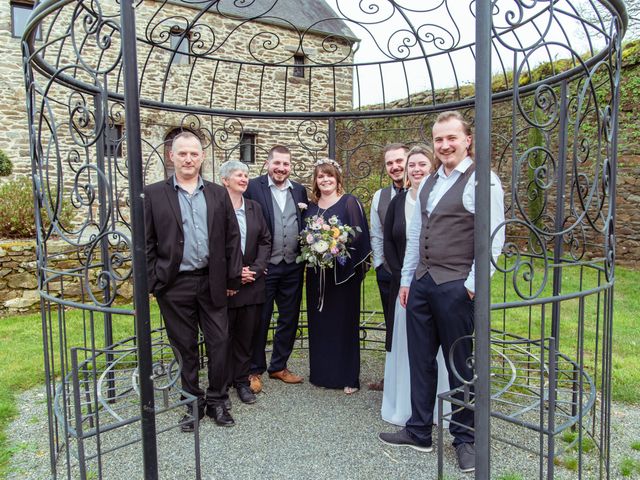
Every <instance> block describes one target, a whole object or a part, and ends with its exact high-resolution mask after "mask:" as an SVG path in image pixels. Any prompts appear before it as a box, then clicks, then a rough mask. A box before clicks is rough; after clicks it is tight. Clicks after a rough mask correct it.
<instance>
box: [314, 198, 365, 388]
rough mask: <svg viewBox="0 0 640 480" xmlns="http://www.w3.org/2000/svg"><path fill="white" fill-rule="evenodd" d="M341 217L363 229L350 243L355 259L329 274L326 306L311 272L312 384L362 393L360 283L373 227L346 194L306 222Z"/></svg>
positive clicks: (316, 210)
mask: <svg viewBox="0 0 640 480" xmlns="http://www.w3.org/2000/svg"><path fill="white" fill-rule="evenodd" d="M317 214H321V215H322V216H323V217H324V218H325V220H328V219H329V217H331V216H333V215H336V216H337V217H338V219H339V220H340V221H341V222H342V223H343V224H344V225H349V226H351V227H360V229H361V232H359V233H357V235H356V237H355V238H354V239H353V241H352V243H350V244H349V252H350V254H351V257H350V258H349V259H348V260H347V262H346V263H345V265H339V264H336V266H335V267H334V268H327V269H325V271H324V277H325V280H324V302H323V303H324V304H323V306H322V311H319V310H318V306H319V305H320V276H321V275H322V273H321V271H320V270H319V269H317V270H314V269H313V268H307V312H308V313H307V315H308V318H309V370H310V374H309V381H310V382H311V383H312V384H314V385H317V386H319V387H326V388H344V387H356V388H360V343H359V338H360V337H359V325H360V284H361V283H362V279H363V278H364V266H365V265H364V262H365V260H366V259H367V258H368V256H369V253H370V251H371V247H370V245H371V244H370V241H369V226H368V225H367V219H366V217H365V216H364V211H363V209H362V205H361V204H360V202H359V201H358V200H357V199H356V197H354V196H353V195H349V194H345V195H343V196H342V197H341V198H340V200H338V201H337V202H336V203H335V204H334V205H332V206H331V207H329V208H328V209H326V210H324V209H321V208H319V207H318V205H316V204H314V203H312V204H311V205H309V208H308V209H307V211H306V212H305V217H311V216H313V215H317Z"/></svg>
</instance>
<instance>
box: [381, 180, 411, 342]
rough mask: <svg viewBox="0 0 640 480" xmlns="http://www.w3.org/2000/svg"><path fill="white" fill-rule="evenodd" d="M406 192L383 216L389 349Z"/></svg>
mask: <svg viewBox="0 0 640 480" xmlns="http://www.w3.org/2000/svg"><path fill="white" fill-rule="evenodd" d="M407 195H408V193H407V192H406V191H405V192H401V193H399V194H398V195H396V196H394V197H393V198H392V199H391V202H390V203H389V208H387V214H386V216H385V217H384V233H383V245H384V259H385V260H386V262H387V264H388V265H389V269H390V270H391V282H390V283H389V298H388V304H387V306H388V309H389V322H388V323H387V334H386V337H385V348H386V349H387V351H388V352H390V351H391V343H392V341H393V323H394V314H395V308H396V299H397V298H398V292H399V291H400V280H401V277H402V262H403V261H404V253H405V248H406V243H407V230H406V228H407V221H406V219H405V216H404V204H405V201H406V198H407Z"/></svg>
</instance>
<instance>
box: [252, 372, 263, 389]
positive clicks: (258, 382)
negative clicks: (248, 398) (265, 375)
mask: <svg viewBox="0 0 640 480" xmlns="http://www.w3.org/2000/svg"><path fill="white" fill-rule="evenodd" d="M249 388H250V389H251V391H252V392H253V393H260V392H261V391H262V375H260V374H259V373H252V374H251V375H249Z"/></svg>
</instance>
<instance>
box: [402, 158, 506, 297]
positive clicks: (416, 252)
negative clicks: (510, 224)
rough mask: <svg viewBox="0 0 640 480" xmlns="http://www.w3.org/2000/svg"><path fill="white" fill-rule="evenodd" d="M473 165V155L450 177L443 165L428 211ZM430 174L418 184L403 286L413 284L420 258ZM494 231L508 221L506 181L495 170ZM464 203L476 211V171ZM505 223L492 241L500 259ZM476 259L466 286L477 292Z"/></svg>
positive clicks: (470, 211) (493, 186)
mask: <svg viewBox="0 0 640 480" xmlns="http://www.w3.org/2000/svg"><path fill="white" fill-rule="evenodd" d="M472 164H473V160H471V158H470V157H467V158H465V159H464V160H462V161H461V162H460V163H459V164H458V166H457V167H456V168H455V169H454V170H453V171H452V172H451V173H450V174H449V176H447V175H446V174H445V172H444V166H440V168H439V169H438V171H437V172H436V173H435V174H434V175H437V176H438V179H437V180H436V183H435V185H434V186H433V189H432V190H431V192H430V193H429V199H428V200H427V205H426V208H427V214H429V215H430V214H431V212H432V211H433V209H434V208H436V205H438V202H439V201H440V200H441V199H442V197H443V196H444V194H445V193H447V192H448V191H449V189H450V188H451V187H452V186H453V185H454V184H455V183H456V181H457V180H458V178H460V175H462V174H464V172H466V171H467V169H468V168H469V167H470V166H471V165H472ZM427 178H429V177H426V178H424V179H422V182H420V186H419V187H418V195H417V200H416V208H415V209H414V211H413V218H412V219H411V224H410V225H409V232H408V235H407V248H406V252H405V255H404V263H403V264H402V279H401V281H400V285H401V286H403V287H409V286H410V285H411V281H412V280H413V276H414V274H415V271H416V268H417V267H418V263H419V261H420V232H421V231H422V209H423V206H422V205H421V202H420V192H421V191H422V189H423V187H424V184H425V183H426V181H427ZM490 197H491V233H492V234H493V232H495V231H496V230H497V229H498V226H499V225H500V224H502V223H503V222H504V191H503V190H502V184H501V183H500V178H498V176H497V175H496V174H495V173H493V172H491V194H490ZM462 204H463V205H464V208H465V210H467V211H468V212H469V213H472V214H475V212H476V174H475V172H474V173H472V174H471V175H470V177H469V180H468V181H467V184H466V185H465V187H464V192H463V194H462ZM504 237H505V233H504V226H502V227H500V229H499V230H498V231H497V233H496V234H495V236H494V237H493V243H492V244H491V256H492V257H493V261H494V262H496V261H497V260H498V257H499V256H500V253H501V252H502V247H503V246H504ZM452 241H455V232H453V233H452ZM475 263H476V262H475V260H474V261H473V264H472V265H471V271H470V272H469V275H468V276H467V278H466V280H465V282H464V286H465V287H466V288H467V289H468V290H469V291H470V292H475V290H476V287H475V279H476V276H475ZM490 271H491V275H493V273H494V272H495V267H494V266H493V263H492V264H491V265H490Z"/></svg>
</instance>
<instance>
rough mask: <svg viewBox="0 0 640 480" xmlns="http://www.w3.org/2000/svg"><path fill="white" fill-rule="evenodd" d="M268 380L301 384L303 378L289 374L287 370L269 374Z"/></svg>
mask: <svg viewBox="0 0 640 480" xmlns="http://www.w3.org/2000/svg"><path fill="white" fill-rule="evenodd" d="M269 378H276V379H278V380H282V381H283V382H284V383H302V380H303V378H302V377H301V376H300V375H296V374H295V373H291V372H290V371H289V369H288V368H285V369H284V370H280V371H279V372H269Z"/></svg>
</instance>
